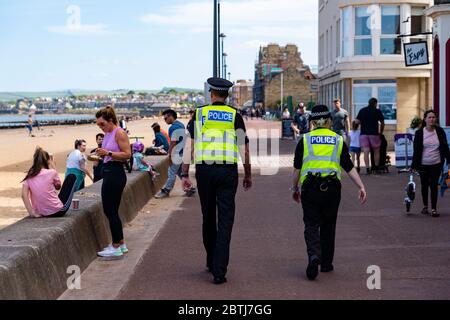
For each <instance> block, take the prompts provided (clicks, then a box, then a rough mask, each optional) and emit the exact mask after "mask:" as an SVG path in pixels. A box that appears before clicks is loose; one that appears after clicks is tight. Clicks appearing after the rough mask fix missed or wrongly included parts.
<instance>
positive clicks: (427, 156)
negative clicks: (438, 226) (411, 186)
mask: <svg viewBox="0 0 450 320" xmlns="http://www.w3.org/2000/svg"><path fill="white" fill-rule="evenodd" d="M446 160H447V163H450V150H449V146H448V141H447V137H446V134H445V131H444V129H442V128H441V127H440V126H439V125H438V123H437V118H436V113H435V112H434V111H433V110H428V111H427V112H425V115H424V119H423V122H422V128H421V129H419V130H417V132H416V135H415V138H414V154H413V162H412V165H411V168H412V170H413V171H419V174H420V182H421V188H422V200H423V205H424V208H423V209H422V213H423V214H429V211H428V190H430V192H431V216H432V217H439V213H438V212H437V200H438V185H439V178H440V177H441V174H442V170H443V167H444V164H445V161H446Z"/></svg>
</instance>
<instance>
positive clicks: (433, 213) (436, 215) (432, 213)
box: [431, 209, 440, 218]
mask: <svg viewBox="0 0 450 320" xmlns="http://www.w3.org/2000/svg"><path fill="white" fill-rule="evenodd" d="M431 216H432V217H433V218H437V217H439V216H440V214H439V213H437V211H436V209H433V210H431Z"/></svg>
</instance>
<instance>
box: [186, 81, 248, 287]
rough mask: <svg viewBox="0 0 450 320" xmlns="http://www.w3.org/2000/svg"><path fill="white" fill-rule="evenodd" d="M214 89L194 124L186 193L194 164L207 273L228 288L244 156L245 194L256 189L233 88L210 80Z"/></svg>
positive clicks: (188, 149)
mask: <svg viewBox="0 0 450 320" xmlns="http://www.w3.org/2000/svg"><path fill="white" fill-rule="evenodd" d="M208 84H209V87H210V93H211V105H208V106H203V107H200V108H198V109H197V110H196V111H195V114H194V115H193V117H192V120H191V122H190V123H189V124H188V131H189V135H188V139H187V140H186V146H185V152H184V158H183V167H182V168H183V169H182V173H181V177H182V181H183V182H182V183H183V188H184V189H185V190H188V189H189V188H190V187H191V185H192V183H191V181H190V180H189V164H190V163H191V159H192V158H193V159H194V163H195V165H196V174H195V178H196V180H197V188H198V194H199V196H200V203H201V207H202V214H203V244H204V246H205V249H206V267H207V268H208V271H210V272H211V273H212V274H213V276H214V278H213V282H214V283H215V284H222V283H224V282H226V281H227V279H226V277H225V275H226V273H227V267H228V261H229V256H230V241H231V232H232V228H233V223H234V215H235V196H236V191H237V188H238V182H239V176H238V158H239V155H240V156H241V158H242V160H243V163H244V170H245V176H244V182H243V186H244V189H245V190H248V189H249V188H250V187H251V186H252V179H251V167H250V152H249V146H248V143H249V140H248V138H247V135H246V128H245V124H244V120H243V119H242V116H241V115H240V114H239V113H238V112H237V110H236V109H235V108H233V107H230V106H228V105H226V104H225V100H226V99H227V98H228V92H229V89H230V88H231V87H232V86H233V83H231V82H230V81H228V80H225V79H221V78H210V79H208ZM189 137H190V139H189ZM216 212H217V213H216Z"/></svg>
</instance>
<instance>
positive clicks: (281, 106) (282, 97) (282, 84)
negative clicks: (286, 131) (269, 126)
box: [280, 72, 284, 113]
mask: <svg viewBox="0 0 450 320" xmlns="http://www.w3.org/2000/svg"><path fill="white" fill-rule="evenodd" d="M280 91H281V99H280V108H281V110H280V112H281V113H283V99H284V72H281V90H280Z"/></svg>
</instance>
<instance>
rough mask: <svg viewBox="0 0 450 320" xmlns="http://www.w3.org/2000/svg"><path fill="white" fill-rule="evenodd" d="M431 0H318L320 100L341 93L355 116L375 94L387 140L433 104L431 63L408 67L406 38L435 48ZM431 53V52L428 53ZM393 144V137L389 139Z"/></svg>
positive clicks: (329, 102)
mask: <svg viewBox="0 0 450 320" xmlns="http://www.w3.org/2000/svg"><path fill="white" fill-rule="evenodd" d="M432 4H433V1H432V0H395V1H386V0H378V1H373V0H371V1H369V0H360V1H354V0H333V1H331V0H319V75H318V76H319V102H320V103H322V104H326V105H328V106H332V105H333V99H334V98H340V99H341V100H342V102H343V106H344V108H345V109H347V110H348V111H349V113H350V115H351V118H354V117H356V115H357V114H358V112H359V110H360V109H361V108H363V107H365V106H367V103H368V100H369V99H370V98H372V97H375V98H377V99H378V101H379V107H380V109H381V111H382V112H383V114H384V117H385V119H386V135H387V139H388V142H389V143H391V142H392V141H393V135H394V134H395V133H396V132H406V130H407V128H409V126H410V123H411V120H412V119H413V117H414V116H419V115H421V114H423V111H425V110H426V109H430V108H431V106H432V91H431V88H432V77H431V70H432V65H431V64H427V65H421V66H415V67H406V66H405V60H404V55H403V50H404V48H403V44H404V43H409V42H419V41H426V42H427V47H428V49H429V50H428V51H429V52H430V53H431V52H432V46H431V36H429V35H416V36H411V37H399V36H400V35H411V34H417V33H424V32H429V31H430V30H431V28H432V22H431V19H430V18H428V17H427V16H426V15H425V13H424V11H425V9H427V8H429V7H430V6H431V5H432ZM430 57H431V54H430ZM391 144H392V143H391Z"/></svg>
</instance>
